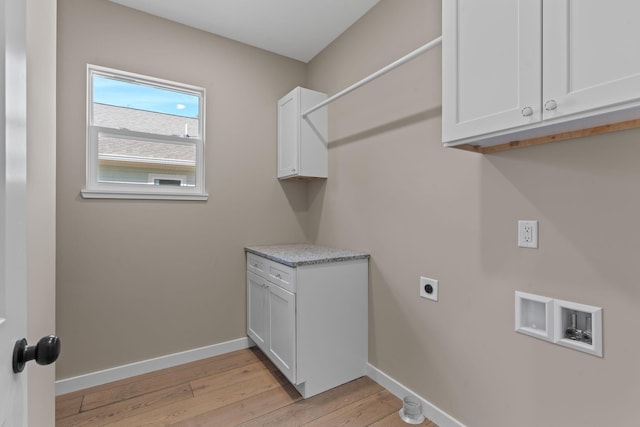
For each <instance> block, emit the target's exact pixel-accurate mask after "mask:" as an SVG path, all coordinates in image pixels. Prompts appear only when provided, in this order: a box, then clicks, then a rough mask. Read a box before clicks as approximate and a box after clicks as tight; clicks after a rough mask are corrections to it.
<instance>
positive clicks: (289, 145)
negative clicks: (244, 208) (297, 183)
mask: <svg viewBox="0 0 640 427" xmlns="http://www.w3.org/2000/svg"><path fill="white" fill-rule="evenodd" d="M327 97H328V96H327V94H325V93H321V92H316V91H313V90H310V89H305V88H302V87H297V88H295V89H294V90H292V91H291V92H289V93H288V94H287V95H285V96H284V97H283V98H281V99H280V100H279V101H278V178H279V179H292V178H293V179H305V178H306V179H311V178H326V177H327V107H323V108H320V109H319V110H316V111H314V112H313V113H311V114H309V115H308V116H307V117H304V118H303V117H302V113H303V112H304V111H306V110H308V109H309V108H311V107H314V106H316V105H317V104H319V103H320V102H322V101H324V100H325V99H327Z"/></svg>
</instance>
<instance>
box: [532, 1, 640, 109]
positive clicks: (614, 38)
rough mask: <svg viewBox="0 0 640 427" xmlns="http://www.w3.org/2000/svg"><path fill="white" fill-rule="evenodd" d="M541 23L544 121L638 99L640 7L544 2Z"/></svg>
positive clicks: (630, 3)
mask: <svg viewBox="0 0 640 427" xmlns="http://www.w3.org/2000/svg"><path fill="white" fill-rule="evenodd" d="M543 23H544V27H543V33H542V37H543V45H544V48H543V51H544V60H543V74H542V79H543V82H544V86H543V91H542V99H543V103H547V102H551V101H555V102H556V104H557V108H556V109H555V110H550V111H546V110H545V118H552V117H556V116H557V115H563V114H575V113H581V112H583V111H588V110H593V109H598V108H602V107H608V106H615V105H616V104H621V103H627V102H629V101H636V100H638V99H639V98H640V55H639V54H638V41H640V2H638V1H636V0H607V1H602V0H549V1H544V7H543ZM543 105H544V104H543Z"/></svg>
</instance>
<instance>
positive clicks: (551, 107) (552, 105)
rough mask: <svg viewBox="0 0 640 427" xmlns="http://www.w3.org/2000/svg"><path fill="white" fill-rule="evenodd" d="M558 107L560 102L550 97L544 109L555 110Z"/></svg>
mask: <svg viewBox="0 0 640 427" xmlns="http://www.w3.org/2000/svg"><path fill="white" fill-rule="evenodd" d="M556 108H558V103H557V102H556V101H555V100H553V99H550V100H548V101H547V102H545V103H544V109H545V110H547V111H553V110H555V109H556Z"/></svg>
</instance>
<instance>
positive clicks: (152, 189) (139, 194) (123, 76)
mask: <svg viewBox="0 0 640 427" xmlns="http://www.w3.org/2000/svg"><path fill="white" fill-rule="evenodd" d="M93 76H104V77H107V78H110V79H116V80H122V81H127V82H131V83H139V84H143V85H147V86H155V87H158V88H161V89H169V90H172V91H178V92H183V93H187V94H189V95H194V96H197V97H198V98H199V99H200V102H199V104H200V105H199V107H200V110H199V113H198V118H199V120H198V125H199V127H200V129H198V135H199V137H198V138H195V137H188V136H166V135H157V134H153V133H147V132H137V131H131V130H128V129H115V128H106V127H100V126H93V125H92V123H93V119H92V114H93V108H92V106H93ZM205 117H206V116H205V89H204V88H201V87H197V86H191V85H186V84H183V83H176V82H172V81H168V80H161V79H157V78H154V77H149V76H143V75H140V74H135V73H129V72H126V71H120V70H115V69H112V68H106V67H101V66H98V65H91V64H87V147H86V153H87V165H86V166H87V167H86V187H85V188H84V189H82V191H81V194H82V197H83V198H101V199H170V200H207V199H208V197H209V196H208V194H207V193H206V191H205V186H204V178H205V173H204V140H205V137H204V132H205V129H204V128H205V126H204V121H205ZM101 133H102V134H106V135H112V136H124V137H126V138H131V139H137V140H142V141H152V142H157V143H162V142H166V143H171V144H180V145H190V146H193V145H195V148H196V165H195V166H196V172H195V175H196V176H195V179H196V183H195V186H193V187H189V186H169V185H167V186H162V185H153V181H151V185H149V183H114V182H109V183H107V182H99V181H98V135H99V134H101ZM172 179H175V177H174V178H172Z"/></svg>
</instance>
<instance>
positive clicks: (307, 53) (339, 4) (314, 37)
mask: <svg viewBox="0 0 640 427" xmlns="http://www.w3.org/2000/svg"><path fill="white" fill-rule="evenodd" d="M111 1H113V2H115V3H119V4H122V5H124V6H128V7H131V8H134V9H138V10H141V11H143V12H147V13H150V14H152V15H157V16H160V17H163V18H166V19H170V20H172V21H176V22H179V23H181V24H185V25H189V26H191V27H195V28H198V29H201V30H204V31H208V32H210V33H214V34H218V35H221V36H223V37H226V38H229V39H232V40H236V41H239V42H242V43H245V44H248V45H251V46H255V47H259V48H261V49H265V50H268V51H271V52H275V53H278V54H280V55H284V56H287V57H290V58H294V59H297V60H299V61H302V62H309V61H310V60H311V59H312V58H313V57H314V56H316V55H317V54H318V53H319V52H320V51H322V49H324V48H325V47H326V46H327V45H329V44H330V43H331V42H332V41H333V40H335V39H336V38H337V37H338V36H339V35H340V34H342V33H343V32H344V30H346V29H347V28H349V27H350V26H351V25H352V24H353V23H354V22H356V21H357V20H358V19H360V17H361V16H362V15H364V14H365V13H366V12H367V11H368V10H369V9H371V8H372V7H373V6H374V5H375V4H376V3H378V1H379V0H111Z"/></svg>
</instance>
